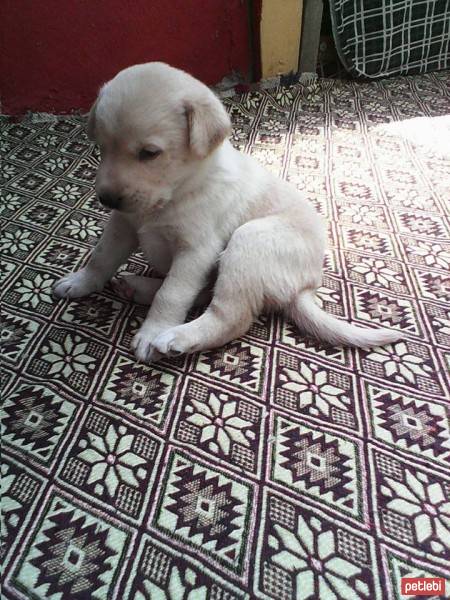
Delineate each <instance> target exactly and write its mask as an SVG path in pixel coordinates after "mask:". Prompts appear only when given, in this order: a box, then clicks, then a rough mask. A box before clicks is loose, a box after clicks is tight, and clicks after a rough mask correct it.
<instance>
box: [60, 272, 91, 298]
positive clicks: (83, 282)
mask: <svg viewBox="0 0 450 600" xmlns="http://www.w3.org/2000/svg"><path fill="white" fill-rule="evenodd" d="M102 289H103V282H102V281H100V280H99V279H98V277H96V275H95V274H94V273H90V272H89V271H87V270H86V269H80V270H79V271H77V272H76V273H69V274H68V275H66V276H65V277H63V278H62V279H60V280H59V281H57V282H56V283H55V284H54V286H53V293H54V294H55V296H57V297H58V298H82V297H83V296H88V295H89V294H92V293H93V292H99V291H100V290H102Z"/></svg>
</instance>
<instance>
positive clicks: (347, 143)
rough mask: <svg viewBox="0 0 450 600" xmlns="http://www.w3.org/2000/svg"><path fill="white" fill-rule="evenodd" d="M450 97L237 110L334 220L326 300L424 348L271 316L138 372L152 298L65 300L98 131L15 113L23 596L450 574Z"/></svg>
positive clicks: (6, 484)
mask: <svg viewBox="0 0 450 600" xmlns="http://www.w3.org/2000/svg"><path fill="white" fill-rule="evenodd" d="M449 85H450V73H438V74H434V75H427V76H415V77H407V78H401V79H392V80H386V81H381V82H376V83H370V84H357V83H353V82H339V81H326V80H323V81H318V82H317V83H315V84H313V85H311V86H309V87H304V86H302V85H300V84H294V85H292V86H286V87H277V88H274V89H271V90H265V91H252V92H249V93H246V94H243V95H241V96H235V97H232V98H227V99H226V100H225V103H226V105H227V107H228V109H229V111H230V113H231V117H232V119H233V123H234V133H233V141H234V143H235V144H236V146H237V147H239V148H241V149H242V150H243V151H244V152H249V153H251V154H253V155H254V156H255V157H256V158H257V159H259V160H260V161H262V162H263V163H265V164H266V165H267V166H268V168H269V169H271V170H272V171H274V172H275V173H277V174H279V175H280V176H281V177H284V178H286V179H288V180H290V181H291V182H292V183H293V184H294V185H296V186H297V187H298V188H299V189H301V190H302V191H303V192H304V194H306V196H307V197H308V198H309V199H310V200H311V202H313V203H314V204H315V205H316V206H317V208H318V210H319V211H320V212H321V213H322V214H323V215H324V216H325V217H326V218H327V219H328V221H329V224H330V227H329V252H328V255H327V261H326V268H325V276H324V283H323V287H322V288H321V297H322V300H323V303H324V306H325V307H326V309H327V310H328V311H330V312H331V313H333V314H335V315H337V316H339V317H342V318H344V319H352V320H353V321H355V322H358V323H360V324H363V325H364V324H367V323H368V322H370V323H373V324H375V325H383V326H387V327H393V328H398V329H402V330H404V331H405V332H406V333H407V334H408V338H407V340H405V341H403V342H399V343H397V344H395V345H394V346H393V347H389V346H388V347H385V348H376V349H373V350H371V351H367V352H366V351H355V350H349V349H342V348H326V347H323V346H320V345H318V344H315V343H314V342H311V341H309V340H304V339H302V337H301V336H300V335H299V334H298V332H297V331H296V329H295V328H294V327H293V326H292V325H291V324H290V323H288V322H285V321H283V320H281V319H280V318H279V317H277V316H263V317H261V318H260V320H259V321H258V322H256V323H255V324H254V325H253V327H252V329H251V330H250V331H249V333H248V335H246V336H245V337H243V338H241V339H239V340H236V341H234V342H233V343H231V344H229V345H228V346H227V347H225V348H221V349H218V350H214V351H210V352H205V353H203V354H196V355H192V356H189V357H182V358H179V359H176V360H172V359H167V360H165V361H163V362H161V363H160V364H155V365H152V366H145V365H138V364H136V363H135V361H134V359H133V355H132V353H131V352H130V340H131V337H132V335H133V332H134V331H135V330H136V328H137V327H138V325H139V323H140V322H141V320H142V318H143V316H144V309H143V308H142V307H138V306H133V305H130V304H129V303H127V302H126V301H123V300H121V299H120V298H118V297H117V296H116V295H115V294H114V293H113V291H112V290H111V289H106V290H105V291H104V292H103V293H101V294H96V295H93V296H92V297H90V298H87V299H84V300H81V301H70V302H67V301H56V300H55V299H54V298H52V295H51V286H52V284H53V282H54V281H55V280H56V279H58V278H59V277H61V276H62V275H63V274H65V273H67V272H68V271H70V270H74V269H75V268H77V267H78V266H79V265H80V264H82V263H83V262H84V261H85V260H86V257H87V255H88V253H89V250H90V249H91V248H92V245H93V243H94V241H95V240H96V238H97V237H98V235H99V234H100V231H101V227H102V221H103V219H104V218H105V213H104V212H102V211H101V209H100V208H99V206H98V205H97V203H96V201H95V198H94V195H93V181H94V177H95V171H96V166H97V163H98V154H97V150H96V149H95V148H94V147H93V146H92V145H91V144H90V143H89V142H88V140H87V139H86V135H85V132H84V125H85V121H84V120H83V119H82V118H77V117H68V118H58V119H56V118H55V119H50V117H49V118H48V119H47V120H45V119H43V118H42V117H39V115H35V116H33V115H31V116H30V118H29V119H27V120H25V121H23V122H21V123H10V122H8V120H3V121H2V135H1V147H2V152H3V155H4V161H3V178H4V185H3V199H2V201H1V219H2V225H3V234H2V241H1V248H2V255H3V260H2V277H3V279H2V293H3V331H2V340H3V346H2V359H3V371H2V374H3V436H2V440H3V465H2V474H3V482H2V494H3V500H2V556H3V565H4V587H3V594H4V595H3V597H4V598H6V599H12V598H15V599H19V598H48V599H58V600H66V599H77V598H79V599H88V598H94V599H95V598H98V599H106V598H108V599H109V598H111V599H118V600H128V599H129V600H134V599H136V600H142V599H150V598H151V599H153V598H157V599H160V598H170V599H171V600H174V599H182V598H183V599H187V600H202V599H205V600H206V599H211V600H232V599H238V598H244V597H247V598H267V599H274V600H290V599H291V598H297V599H305V600H306V599H311V600H317V599H319V600H331V599H334V598H339V599H342V600H352V599H367V600H376V599H382V598H389V599H391V598H392V599H394V598H399V597H400V591H399V585H400V584H399V582H400V578H401V577H405V576H407V577H415V576H438V575H442V576H443V575H444V574H445V573H447V574H448V572H449V571H448V569H449V564H448V562H446V560H448V556H449V552H450V502H449V500H450V498H449V496H450V482H449V480H448V477H447V475H448V459H449V455H450V439H449V425H448V423H449V421H448V414H447V411H448V398H449V395H448V387H447V388H446V382H445V377H446V374H447V373H448V369H449V364H450V351H449V345H450V316H449V312H448V310H449V306H450V302H449V301H450V285H449V277H448V273H449V267H450V239H449V225H448V222H446V218H445V210H444V209H445V206H444V205H445V203H446V202H447V205H448V201H449V190H450V159H449V156H450V148H449V147H450V117H449V116H448V114H449V113H450V100H449V93H450V92H449V89H450V88H449ZM446 115H447V116H446ZM49 119H50V120H49ZM124 268H125V269H126V270H127V271H129V272H133V273H138V274H143V273H146V272H147V271H148V267H147V266H146V264H145V262H144V261H143V260H142V258H141V257H140V256H139V255H138V256H136V257H134V258H133V259H132V260H130V262H129V263H128V264H127V265H126V266H125V267H124Z"/></svg>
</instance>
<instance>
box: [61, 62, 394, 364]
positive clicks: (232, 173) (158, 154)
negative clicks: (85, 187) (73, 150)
mask: <svg viewBox="0 0 450 600" xmlns="http://www.w3.org/2000/svg"><path fill="white" fill-rule="evenodd" d="M230 130H231V124H230V120H229V117H228V115H227V113H226V111H225V109H224V107H223V105H222V104H221V102H220V101H219V100H218V99H217V98H216V96H215V95H214V94H213V93H212V92H211V91H210V90H209V89H208V88H207V87H206V86H205V85H203V84H202V83H200V82H199V81H197V80H196V79H194V78H193V77H191V76H190V75H188V74H186V73H184V72H182V71H179V70H178V69H174V68H172V67H169V66H168V65H165V64H162V63H149V64H144V65H137V66H134V67H130V68H129V69H125V70H124V71H121V72H120V73H119V74H118V75H117V76H116V77H115V78H114V79H112V80H111V81H110V82H109V83H107V84H106V85H104V86H103V88H102V89H101V91H100V94H99V97H98V99H97V101H96V102H95V104H94V106H93V108H92V110H91V113H90V117H89V122H88V131H89V135H90V137H91V138H92V139H93V140H95V141H96V142H97V143H98V145H99V146H100V151H101V162H100V166H99V169H98V174H97V180H96V191H97V195H98V198H99V201H100V202H101V203H102V204H103V205H105V206H107V207H109V208H111V209H112V212H111V216H110V218H109V221H108V222H107V224H106V227H105V230H104V233H103V235H102V237H101V239H100V241H99V242H98V244H97V246H96V247H95V249H94V251H93V252H92V255H91V257H90V260H89V262H88V264H87V265H86V266H85V267H84V268H83V269H81V270H80V271H78V272H76V273H71V274H69V275H67V276H66V277H64V278H63V279H61V280H60V281H59V282H57V283H56V285H55V288H54V291H55V294H56V295H57V296H60V297H64V298H78V297H81V296H86V295H87V294H91V293H92V292H97V291H99V290H101V289H102V288H103V287H104V285H105V284H106V282H107V281H108V280H110V279H111V278H112V277H113V275H114V274H115V272H116V271H117V269H118V267H119V266H120V265H121V264H122V263H124V262H125V261H126V260H127V258H128V257H129V255H130V254H131V253H132V252H133V251H134V250H135V249H136V248H137V247H138V246H140V248H141V249H142V250H143V252H144V254H145V256H146V258H147V259H148V260H149V262H151V264H152V265H153V266H154V267H155V268H156V269H157V270H158V271H160V272H161V273H164V274H167V276H166V277H165V279H164V280H156V279H151V278H139V277H130V278H127V282H126V283H125V284H124V286H125V290H128V292H129V295H130V296H132V295H133V293H134V292H135V295H134V297H135V299H139V300H140V301H141V302H144V303H147V304H151V307H150V310H149V312H148V314H147V317H146V319H145V321H144V323H143V324H142V327H141V328H140V330H139V331H138V332H137V334H136V336H135V338H134V340H133V343H132V345H133V348H134V351H135V354H136V357H137V358H138V359H139V360H142V361H146V362H149V361H152V360H156V359H157V358H159V357H160V355H161V354H166V355H174V354H179V353H183V352H194V351H197V350H204V349H207V348H213V347H216V346H221V345H223V344H225V343H227V342H228V341H230V340H232V339H233V338H236V337H238V336H240V335H242V334H244V333H245V332H246V331H247V330H248V328H249V327H250V325H251V323H252V321H253V320H254V319H255V317H256V316H257V315H258V313H260V312H261V311H262V310H263V309H264V308H277V309H282V310H284V311H285V312H286V313H287V315H288V316H289V317H291V318H292V319H293V320H294V321H295V323H296V324H297V325H298V326H299V327H300V328H301V329H303V330H305V331H306V332H308V333H311V334H313V335H315V336H317V337H318V338H321V339H323V340H326V341H327V342H330V343H332V344H350V345H355V346H362V347H365V346H376V345H380V344H387V343H390V342H394V341H396V340H397V339H399V338H400V337H401V335H400V334H399V332H397V331H391V330H388V329H362V328H359V327H356V326H354V325H350V324H349V323H347V322H345V321H341V320H338V319H336V318H335V317H332V316H331V315H328V314H327V313H325V312H324V311H323V310H322V309H321V308H319V306H318V305H317V304H316V302H315V291H316V289H317V288H318V287H319V286H320V285H321V280H322V263H323V257H324V248H325V231H324V227H323V224H322V222H321V219H320V217H319V216H318V215H317V213H316V212H315V210H314V208H313V207H312V206H311V205H310V204H309V203H308V202H307V201H305V199H303V198H302V197H301V195H300V194H299V193H298V191H297V190H296V189H295V188H294V187H292V186H290V185H289V184H287V183H286V182H284V181H281V180H279V179H277V178H276V177H274V176H273V175H271V174H270V173H269V172H268V171H266V170H265V169H264V168H263V167H262V166H260V165H259V164H258V163H257V162H255V161H254V160H253V159H252V158H250V157H249V156H246V155H244V154H241V153H239V152H238V151H237V150H235V149H234V148H233V147H232V146H231V144H230V142H229V141H228V140H227V137H228V135H229V133H230ZM217 267H218V274H217V280H216V284H215V288H214V293H213V298H212V301H211V303H210V304H209V306H208V308H207V309H206V311H205V312H204V313H203V315H202V316H200V317H199V318H197V319H195V320H193V321H191V322H189V323H185V319H186V315H187V313H188V311H189V309H190V308H191V307H192V306H193V304H194V303H195V301H196V299H197V297H198V296H199V294H200V293H201V292H202V290H204V288H205V286H206V284H207V282H208V280H209V278H210V276H211V273H212V272H213V271H214V269H215V268H217Z"/></svg>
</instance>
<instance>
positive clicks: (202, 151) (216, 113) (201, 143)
mask: <svg viewBox="0 0 450 600" xmlns="http://www.w3.org/2000/svg"><path fill="white" fill-rule="evenodd" d="M184 108H185V112H186V117H187V122H188V136H189V137H188V139H189V147H190V149H191V151H192V153H193V154H194V155H195V156H196V157H197V158H205V157H206V156H207V155H208V154H209V153H210V152H212V151H213V150H214V149H215V148H217V146H218V145H219V144H221V143H222V142H223V140H224V139H225V138H226V137H228V136H229V135H230V133H231V122H230V118H229V116H228V114H227V112H226V110H225V108H224V106H223V104H222V103H221V102H220V100H219V99H218V98H216V96H215V95H214V94H213V93H212V92H210V91H209V90H208V93H207V94H202V96H200V97H197V98H195V99H189V100H186V101H185V103H184Z"/></svg>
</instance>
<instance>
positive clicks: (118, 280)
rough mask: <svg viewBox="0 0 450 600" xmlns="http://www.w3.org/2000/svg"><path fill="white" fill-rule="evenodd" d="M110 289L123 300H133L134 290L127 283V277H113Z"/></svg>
mask: <svg viewBox="0 0 450 600" xmlns="http://www.w3.org/2000/svg"><path fill="white" fill-rule="evenodd" d="M111 287H112V289H113V290H114V292H115V293H116V294H117V295H118V296H120V297H121V298H124V299H125V300H133V296H134V288H133V287H131V285H129V283H128V282H127V277H113V278H112V279H111Z"/></svg>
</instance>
